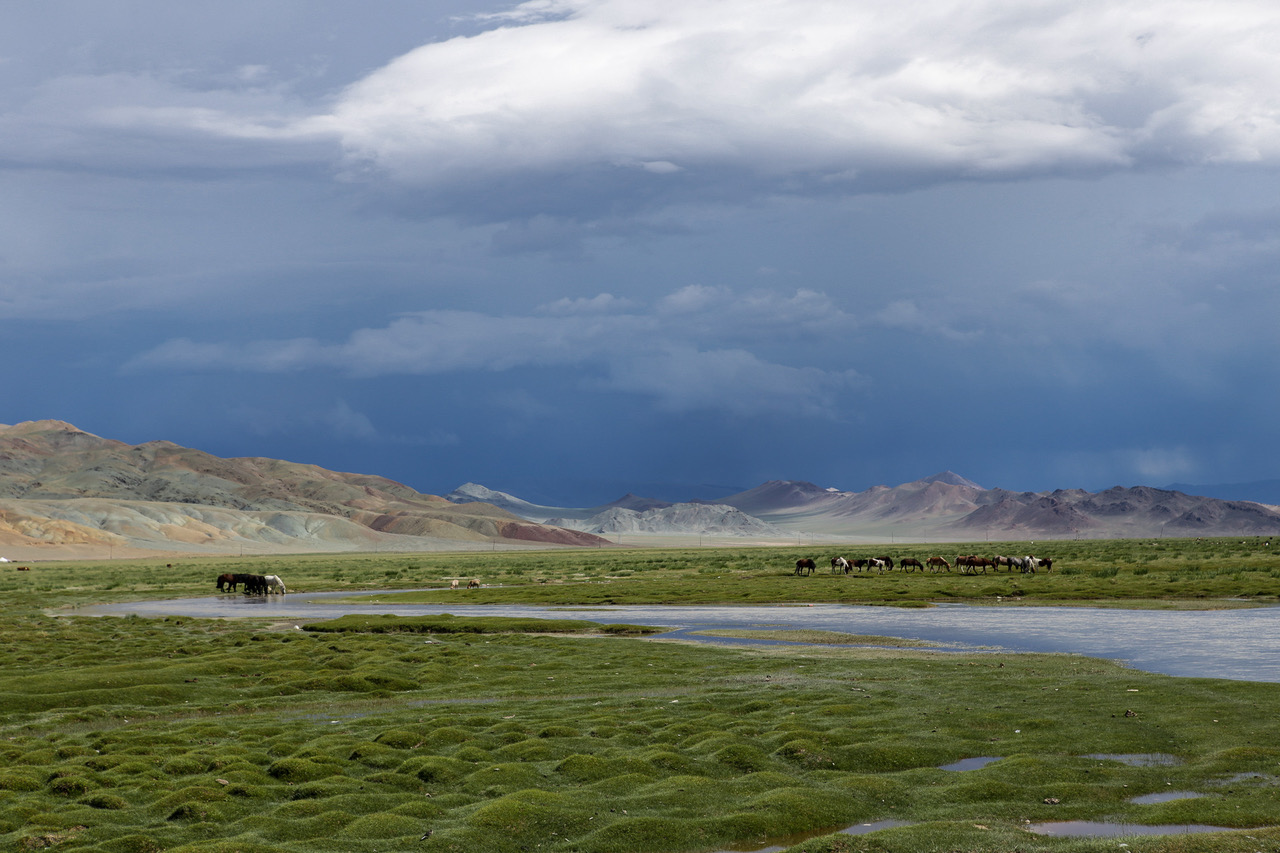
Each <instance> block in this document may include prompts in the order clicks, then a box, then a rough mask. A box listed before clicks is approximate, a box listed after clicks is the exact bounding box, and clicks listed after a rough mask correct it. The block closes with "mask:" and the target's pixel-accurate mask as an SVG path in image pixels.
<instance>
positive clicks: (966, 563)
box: [956, 554, 995, 575]
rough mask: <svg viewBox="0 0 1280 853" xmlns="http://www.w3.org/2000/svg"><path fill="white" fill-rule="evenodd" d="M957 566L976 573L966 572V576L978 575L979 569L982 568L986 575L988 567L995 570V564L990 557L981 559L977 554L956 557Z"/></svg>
mask: <svg viewBox="0 0 1280 853" xmlns="http://www.w3.org/2000/svg"><path fill="white" fill-rule="evenodd" d="M956 566H957V567H962V568H969V569H973V570H974V571H970V572H965V574H969V575H976V574H977V573H978V572H977V569H979V568H980V569H982V573H983V574H984V575H985V574H986V573H987V567H988V566H990V567H992V568H995V563H993V562H992V561H991V558H990V557H979V556H977V555H976V554H967V555H964V556H960V557H956Z"/></svg>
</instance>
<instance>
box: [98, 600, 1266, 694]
mask: <svg viewBox="0 0 1280 853" xmlns="http://www.w3.org/2000/svg"><path fill="white" fill-rule="evenodd" d="M386 594H387V593H386V592H381V593H352V592H336V593H290V594H289V595H284V596H247V595H241V594H239V593H237V594H234V595H209V596H204V597H201V598H186V599H171V600H161V601H136V602H126V603H119V604H102V605H93V606H87V607H81V608H79V609H78V610H77V611H76V612H77V613H79V614H81V615H90V616H101V615H125V614H130V613H136V614H138V615H140V616H152V617H155V616H187V617H191V618H237V617H268V618H274V619H282V620H284V619H296V620H298V621H299V622H300V623H301V622H315V621H320V620H324V619H334V618H337V617H339V616H344V615H346V614H351V613H368V614H382V613H388V614H395V615H399V616H432V615H439V614H442V613H452V614H454V615H455V616H466V615H472V616H519V617H535V618H536V617H544V618H557V619H559V618H565V619H587V620H591V621H593V622H603V623H619V622H626V623H632V624H640V625H652V626H656V627H662V628H668V629H670V631H669V633H666V634H663V635H661V636H663V637H668V638H674V637H679V638H681V639H688V640H696V641H699V642H707V643H717V644H725V645H736V644H743V643H746V644H750V643H753V642H759V641H753V640H740V639H729V638H717V637H712V636H706V635H704V634H697V633H695V632H701V631H714V630H716V629H744V628H746V629H752V628H754V629H768V628H778V629H815V630H825V631H842V632H845V633H851V634H876V635H881V636H888V637H901V638H907V639H915V640H925V641H929V642H933V643H938V644H941V645H942V646H943V647H945V649H950V650H952V651H973V650H989V651H993V652H1061V653H1068V654H1079V655H1087V656H1089V657H1099V658H1108V659H1111V660H1116V661H1120V662H1123V663H1125V664H1127V665H1129V666H1132V667H1136V668H1138V669H1143V670H1147V671H1148V672H1159V673H1164V674H1166V675H1178V676H1190V677H1203V678H1228V679H1235V680H1239V681H1276V682H1280V607H1259V608H1248V609H1239V610H1200V611H1184V610H1112V609H1101V608H1090V607H1030V606H1023V605H1018V606H1008V607H1001V606H977V605H967V604H942V605H938V606H936V607H928V608H899V607H883V606H879V607H875V606H862V605H845V604H811V605H775V606H754V605H753V606H734V605H725V606H701V605H693V606H687V607H684V606H656V605H654V606H626V605H617V606H605V607H538V606H531V605H514V604H482V605H476V604H464V603H461V602H460V601H458V600H457V599H458V598H460V597H461V596H462V595H463V594H464V593H462V592H460V591H458V590H440V591H439V596H440V603H439V604H400V603H390V602H385V601H379V598H380V597H382V596H385V595H386Z"/></svg>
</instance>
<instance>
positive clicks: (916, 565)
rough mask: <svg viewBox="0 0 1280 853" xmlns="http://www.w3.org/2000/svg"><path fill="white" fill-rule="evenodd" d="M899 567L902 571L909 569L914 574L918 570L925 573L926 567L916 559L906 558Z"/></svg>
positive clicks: (899, 562)
mask: <svg viewBox="0 0 1280 853" xmlns="http://www.w3.org/2000/svg"><path fill="white" fill-rule="evenodd" d="M898 567H899V568H902V569H908V570H910V571H913V572H914V571H915V570H916V569H919V570H920V571H922V572H923V571H924V566H923V565H921V563H920V561H919V560H917V559H916V558H915V557H905V558H903V559H902V560H899V561H898Z"/></svg>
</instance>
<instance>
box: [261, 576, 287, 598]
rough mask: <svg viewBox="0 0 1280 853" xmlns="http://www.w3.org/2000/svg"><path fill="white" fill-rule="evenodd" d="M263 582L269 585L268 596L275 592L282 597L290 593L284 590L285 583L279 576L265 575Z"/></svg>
mask: <svg viewBox="0 0 1280 853" xmlns="http://www.w3.org/2000/svg"><path fill="white" fill-rule="evenodd" d="M262 581H263V583H265V584H266V585H267V595H270V594H271V593H273V592H278V593H280V594H281V595H284V594H285V593H286V592H288V591H289V590H287V589H285V588H284V581H282V580H280V577H279V576H278V575H264V576H263V578H262Z"/></svg>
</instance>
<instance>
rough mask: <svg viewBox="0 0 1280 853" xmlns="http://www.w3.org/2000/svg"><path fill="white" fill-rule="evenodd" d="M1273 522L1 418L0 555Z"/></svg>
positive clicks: (1178, 528) (1268, 528) (1271, 528)
mask: <svg viewBox="0 0 1280 853" xmlns="http://www.w3.org/2000/svg"><path fill="white" fill-rule="evenodd" d="M1276 533H1280V508H1277V507H1275V506H1271V505H1267V504H1260V503H1254V502H1251V501H1232V500H1222V499H1218V498H1210V497H1197V496H1193V495H1188V494H1186V493H1184V492H1181V491H1177V490H1171V489H1156V488H1151V487H1147V486H1136V487H1129V488H1121V487H1116V488H1112V489H1108V490H1106V491H1102V492H1086V491H1083V490H1078V489H1077V490H1061V489H1059V490H1056V491H1053V492H1012V491H1007V490H1004V489H989V488H984V487H982V486H980V485H978V484H977V483H974V482H972V481H970V480H967V479H965V478H964V477H961V476H959V475H957V474H954V473H952V472H950V471H947V472H943V473H941V474H937V475H934V476H932V477H927V478H925V479H923V480H917V481H914V482H911V483H904V484H902V485H899V486H894V487H889V486H873V487H872V488H870V489H867V490H865V491H861V492H850V491H841V490H839V489H834V488H824V487H820V486H817V485H815V484H813V483H809V482H803V481H794V480H775V481H770V482H767V483H764V484H762V485H760V486H757V487H756V488H754V489H749V490H747V491H743V492H738V493H736V494H732V495H727V496H725V497H723V498H719V499H717V500H714V501H708V500H694V501H687V502H681V503H675V502H669V501H660V500H655V499H651V498H644V497H638V496H636V495H631V494H628V495H625V496H623V497H622V498H619V499H618V500H616V501H614V502H612V503H610V504H606V505H603V506H598V507H588V508H566V507H548V506H541V505H538V504H534V503H531V502H529V501H525V500H522V499H520V498H518V497H515V496H513V495H510V494H507V493H504V492H500V491H495V490H492V489H488V488H486V487H484V486H480V485H477V484H474V483H468V484H465V485H463V486H460V487H458V488H457V489H455V490H454V491H453V492H451V493H450V494H448V495H445V496H436V495H429V494H423V493H420V492H417V491H415V490H414V489H412V488H410V487H408V486H406V485H403V484H401V483H397V482H395V481H394V480H390V479H387V478H385V477H379V476H373V475H367V474H345V473H338V472H334V471H329V470H326V469H324V468H320V467H318V466H315V465H306V464H301V463H296V462H287V461H282V460H277V459H267V458H259V457H243V458H231V459H224V458H220V457H217V456H213V455H211V454H208V453H205V452H203V451H199V450H192V449H190V448H184V447H181V446H179V445H177V444H174V443H172V442H167V441H152V442H147V443H145V444H140V445H130V444H126V443H124V442H121V441H116V440H112V439H107V438H102V437H99V436H96V435H93V434H92V433H88V432H85V431H83V430H80V429H77V428H76V427H74V426H72V425H71V424H68V423H65V422H62V421H52V420H44V421H28V422H24V423H20V424H16V425H12V426H9V425H0V555H3V556H9V557H11V558H16V559H22V560H32V559H40V558H51V559H52V558H63V557H65V558H72V557H82V558H92V557H112V556H116V557H125V556H135V555H144V554H230V553H236V552H239V553H242V554H266V553H282V552H294V553H299V552H335V551H378V550H386V551H429V550H462V549H498V548H504V549H510V548H538V547H542V548H545V547H602V546H606V545H612V544H618V543H621V544H627V545H639V544H688V543H691V542H694V541H701V540H702V539H703V538H707V537H709V538H713V539H725V540H732V541H738V542H751V543H760V544H783V543H789V542H796V541H797V540H798V539H806V540H809V541H816V540H821V539H829V540H832V541H866V542H882V541H893V540H898V541H908V540H911V541H929V540H938V541H978V540H982V539H984V538H985V539H1005V540H1007V539H1024V540H1030V539H1050V538H1077V537H1087V538H1111V537H1155V536H1218V535H1274V534H1276ZM695 537H696V538H695Z"/></svg>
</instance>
